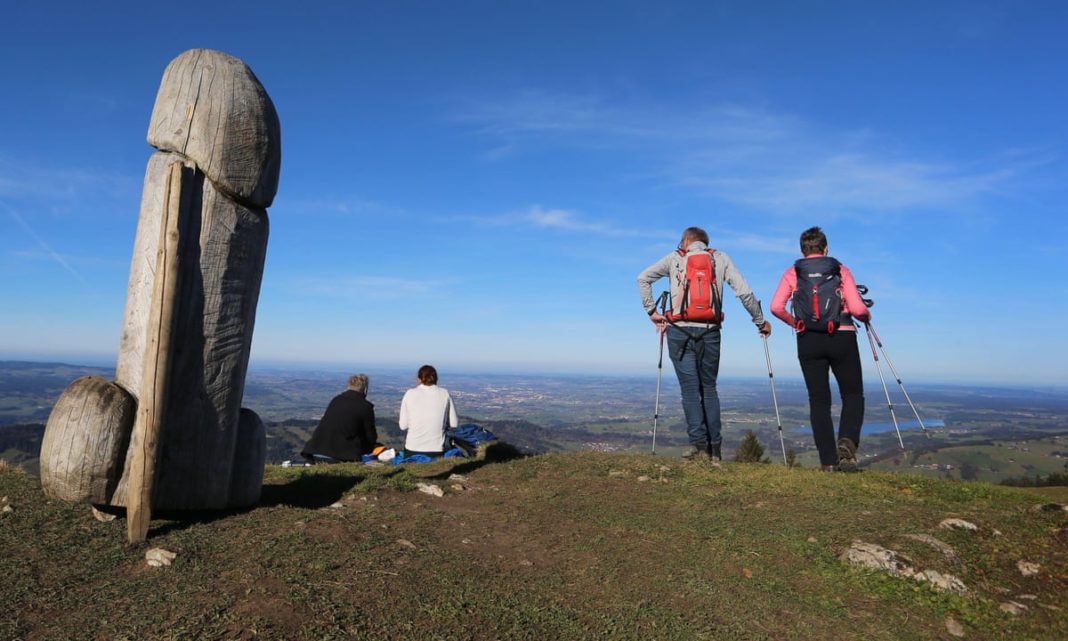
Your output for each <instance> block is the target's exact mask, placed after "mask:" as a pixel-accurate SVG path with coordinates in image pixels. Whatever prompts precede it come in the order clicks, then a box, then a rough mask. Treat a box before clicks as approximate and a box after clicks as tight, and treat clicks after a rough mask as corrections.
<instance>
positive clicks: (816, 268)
mask: <svg viewBox="0 0 1068 641" xmlns="http://www.w3.org/2000/svg"><path fill="white" fill-rule="evenodd" d="M801 255H802V256H803V258H801V259H799V260H797V261H796V262H795V263H794V264H793V265H792V266H790V267H789V268H787V270H786V272H785V273H783V275H782V279H781V280H780V281H779V287H778V289H776V290H775V296H774V297H772V299H771V313H772V314H774V315H775V316H776V317H777V318H779V319H780V320H782V321H783V322H784V323H786V324H787V325H789V326H790V327H793V328H794V331H795V332H796V333H797V360H798V361H800V363H801V373H802V374H803V375H804V377H805V386H806V387H807V388H808V408H809V420H810V422H811V423H812V437H813V440H815V441H816V449H817V450H819V455H820V464H821V465H822V466H823V469H824V470H826V471H834V470H836V469H837V470H841V471H843V472H855V471H857V447H858V446H859V445H860V428H861V425H862V424H863V423H864V378H863V374H862V371H861V367H860V351H859V349H858V346H857V328H856V325H854V323H853V321H854V320H859V321H861V322H863V323H866V322H868V321H869V320H871V312H870V311H869V310H868V307H867V306H866V305H865V304H864V300H863V298H861V294H860V292H859V291H857V283H856V281H855V280H854V279H853V274H852V272H850V271H849V269H848V268H847V267H846V266H845V265H843V264H841V263H840V262H838V261H837V260H835V259H834V258H831V257H830V256H828V255H827V236H826V235H825V234H824V233H823V230H821V229H820V228H819V227H810V228H809V229H806V230H805V231H804V232H802V233H801ZM787 300H792V302H793V304H792V313H791V312H789V311H787V310H786V301H787ZM828 369H830V371H831V372H833V373H834V378H835V380H836V381H837V382H838V392H839V394H840V395H841V397H842V416H841V419H840V424H839V426H838V439H837V440H835V438H834V421H833V419H832V418H831V386H830V382H829V379H828Z"/></svg>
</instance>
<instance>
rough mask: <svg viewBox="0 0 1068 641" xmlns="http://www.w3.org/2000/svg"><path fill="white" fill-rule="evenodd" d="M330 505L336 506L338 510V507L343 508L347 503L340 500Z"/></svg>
mask: <svg viewBox="0 0 1068 641" xmlns="http://www.w3.org/2000/svg"><path fill="white" fill-rule="evenodd" d="M330 507H332V508H334V509H335V510H338V509H341V508H343V507H345V504H344V503H342V502H340V501H338V502H337V503H331V504H330Z"/></svg>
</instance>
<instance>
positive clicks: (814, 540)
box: [808, 536, 820, 543]
mask: <svg viewBox="0 0 1068 641" xmlns="http://www.w3.org/2000/svg"><path fill="white" fill-rule="evenodd" d="M808 542H809V543H819V542H820V540H819V539H817V538H816V537H814V536H810V537H808Z"/></svg>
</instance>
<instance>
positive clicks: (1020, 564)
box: [1016, 561, 1042, 576]
mask: <svg viewBox="0 0 1068 641" xmlns="http://www.w3.org/2000/svg"><path fill="white" fill-rule="evenodd" d="M1016 569H1017V570H1019V571H1020V574H1022V575H1024V576H1034V575H1036V574H1038V571H1039V570H1041V569H1042V566H1041V565H1039V564H1037V563H1031V562H1030V561H1017V562H1016Z"/></svg>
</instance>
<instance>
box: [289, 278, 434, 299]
mask: <svg viewBox="0 0 1068 641" xmlns="http://www.w3.org/2000/svg"><path fill="white" fill-rule="evenodd" d="M294 285H295V286H296V288H297V289H298V290H299V291H300V293H302V294H311V295H315V296H326V297H330V298H346V299H358V300H363V299H379V300H380V299H402V298H416V297H418V298H438V297H442V296H445V292H444V288H445V287H446V286H447V285H448V283H446V282H445V281H442V280H432V279H426V280H424V279H416V278H398V277H394V276H375V275H360V276H348V277H345V276H339V277H336V278H335V277H316V278H298V279H296V280H295V281H294Z"/></svg>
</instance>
